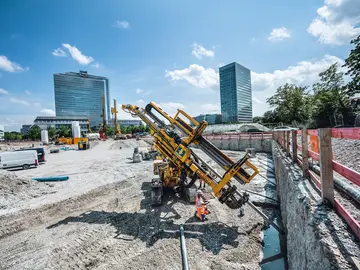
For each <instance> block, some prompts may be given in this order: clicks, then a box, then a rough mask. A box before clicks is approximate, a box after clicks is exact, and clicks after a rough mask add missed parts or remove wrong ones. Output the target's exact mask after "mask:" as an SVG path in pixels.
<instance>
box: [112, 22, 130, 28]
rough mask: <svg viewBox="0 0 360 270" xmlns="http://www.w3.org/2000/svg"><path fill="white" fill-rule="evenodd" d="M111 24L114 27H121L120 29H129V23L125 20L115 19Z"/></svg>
mask: <svg viewBox="0 0 360 270" xmlns="http://www.w3.org/2000/svg"><path fill="white" fill-rule="evenodd" d="M113 26H114V27H116V28H121V29H129V28H130V24H129V22H127V21H116V22H115V24H114V25H113Z"/></svg>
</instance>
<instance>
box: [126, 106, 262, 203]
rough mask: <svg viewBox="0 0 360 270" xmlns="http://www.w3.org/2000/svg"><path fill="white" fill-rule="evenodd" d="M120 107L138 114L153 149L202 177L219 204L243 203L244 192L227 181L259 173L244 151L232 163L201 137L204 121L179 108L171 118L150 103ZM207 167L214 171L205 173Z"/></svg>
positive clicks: (181, 167)
mask: <svg viewBox="0 0 360 270" xmlns="http://www.w3.org/2000/svg"><path fill="white" fill-rule="evenodd" d="M122 109H123V110H124V111H125V112H128V113H130V114H131V115H133V116H134V117H139V118H140V119H141V120H143V121H144V122H145V123H146V124H147V125H148V126H149V127H150V130H151V135H152V136H153V137H154V145H155V148H156V149H157V150H158V152H160V154H161V155H162V157H163V158H166V159H167V160H168V161H169V162H170V163H171V164H172V165H173V166H174V167H177V168H179V169H180V170H181V171H183V172H185V173H186V174H187V175H188V176H190V175H194V174H196V175H197V176H198V177H199V178H201V179H202V180H204V181H205V182H206V183H207V185H209V186H210V187H211V188H212V190H213V192H214V195H215V196H216V197H217V198H218V199H219V201H220V202H221V203H225V204H226V205H227V206H228V207H230V208H233V209H236V208H240V207H241V206H242V205H243V204H244V203H246V202H247V200H248V195H247V194H245V195H244V194H241V193H240V192H239V191H237V187H236V186H235V185H234V184H233V183H232V182H231V180H232V179H235V180H236V181H237V182H239V183H240V184H246V183H249V182H250V181H251V180H252V179H253V178H254V177H255V176H256V175H257V174H258V173H259V171H258V168H257V167H255V166H254V165H253V164H252V163H251V162H250V161H249V160H248V159H249V156H248V155H247V154H246V155H245V156H244V157H243V158H242V159H241V160H239V161H238V162H234V161H232V160H231V159H230V158H229V157H228V156H226V155H225V154H224V153H222V152H221V151H220V150H219V149H218V148H217V147H215V146H214V145H213V144H211V143H210V142H209V141H208V140H206V139H205V138H204V137H203V136H202V132H203V131H204V129H205V128H206V127H207V122H206V121H201V122H200V123H199V122H197V121H196V120H195V119H193V118H192V117H191V116H189V115H188V114H187V113H185V112H184V111H182V110H178V112H177V113H176V115H175V116H174V117H171V116H169V115H168V114H167V113H166V112H164V111H163V110H162V109H161V108H160V107H159V106H158V105H156V104H155V103H153V102H150V103H149V104H147V105H146V107H145V109H143V108H139V107H138V106H136V105H122ZM183 118H185V120H184V119H183ZM186 121H189V122H190V123H191V124H192V125H193V126H194V127H192V126H191V125H189V124H188V123H187V122H186ZM178 132H180V134H178ZM192 143H193V144H196V145H198V147H199V148H200V149H201V150H202V151H203V152H204V153H205V154H207V155H208V156H209V157H210V158H211V159H212V160H213V161H215V162H216V163H217V164H218V165H219V166H221V167H222V168H223V169H224V170H225V173H224V175H223V176H220V175H219V174H218V173H216V171H215V170H214V169H212V168H211V167H210V166H209V165H208V164H206V163H205V162H204V161H203V160H201V159H200V158H199V157H198V156H197V155H196V154H195V153H194V152H193V151H192V150H191V149H190V148H189V145H190V144H192ZM207 169H210V171H213V172H214V173H209V170H207ZM249 171H251V172H249Z"/></svg>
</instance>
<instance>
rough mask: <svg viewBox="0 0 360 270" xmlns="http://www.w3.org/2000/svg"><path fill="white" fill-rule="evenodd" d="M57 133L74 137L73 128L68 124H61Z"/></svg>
mask: <svg viewBox="0 0 360 270" xmlns="http://www.w3.org/2000/svg"><path fill="white" fill-rule="evenodd" d="M57 134H59V137H65V138H68V137H72V131H71V128H69V127H67V126H61V127H60V128H59V129H58V130H57Z"/></svg>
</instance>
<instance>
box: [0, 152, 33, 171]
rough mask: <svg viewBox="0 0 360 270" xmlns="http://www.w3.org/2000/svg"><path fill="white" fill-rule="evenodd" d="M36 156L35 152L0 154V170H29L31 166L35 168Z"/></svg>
mask: <svg viewBox="0 0 360 270" xmlns="http://www.w3.org/2000/svg"><path fill="white" fill-rule="evenodd" d="M38 164H39V162H38V155H37V152H36V150H28V151H16V152H0V169H12V168H19V167H21V168H23V169H24V170H26V169H29V168H30V167H31V166H35V167H37V166H38Z"/></svg>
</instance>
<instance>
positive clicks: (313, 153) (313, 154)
mask: <svg viewBox="0 0 360 270" xmlns="http://www.w3.org/2000/svg"><path fill="white" fill-rule="evenodd" d="M308 153H309V157H312V158H313V159H315V160H320V155H319V154H318V153H316V152H314V151H311V150H309V151H308Z"/></svg>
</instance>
